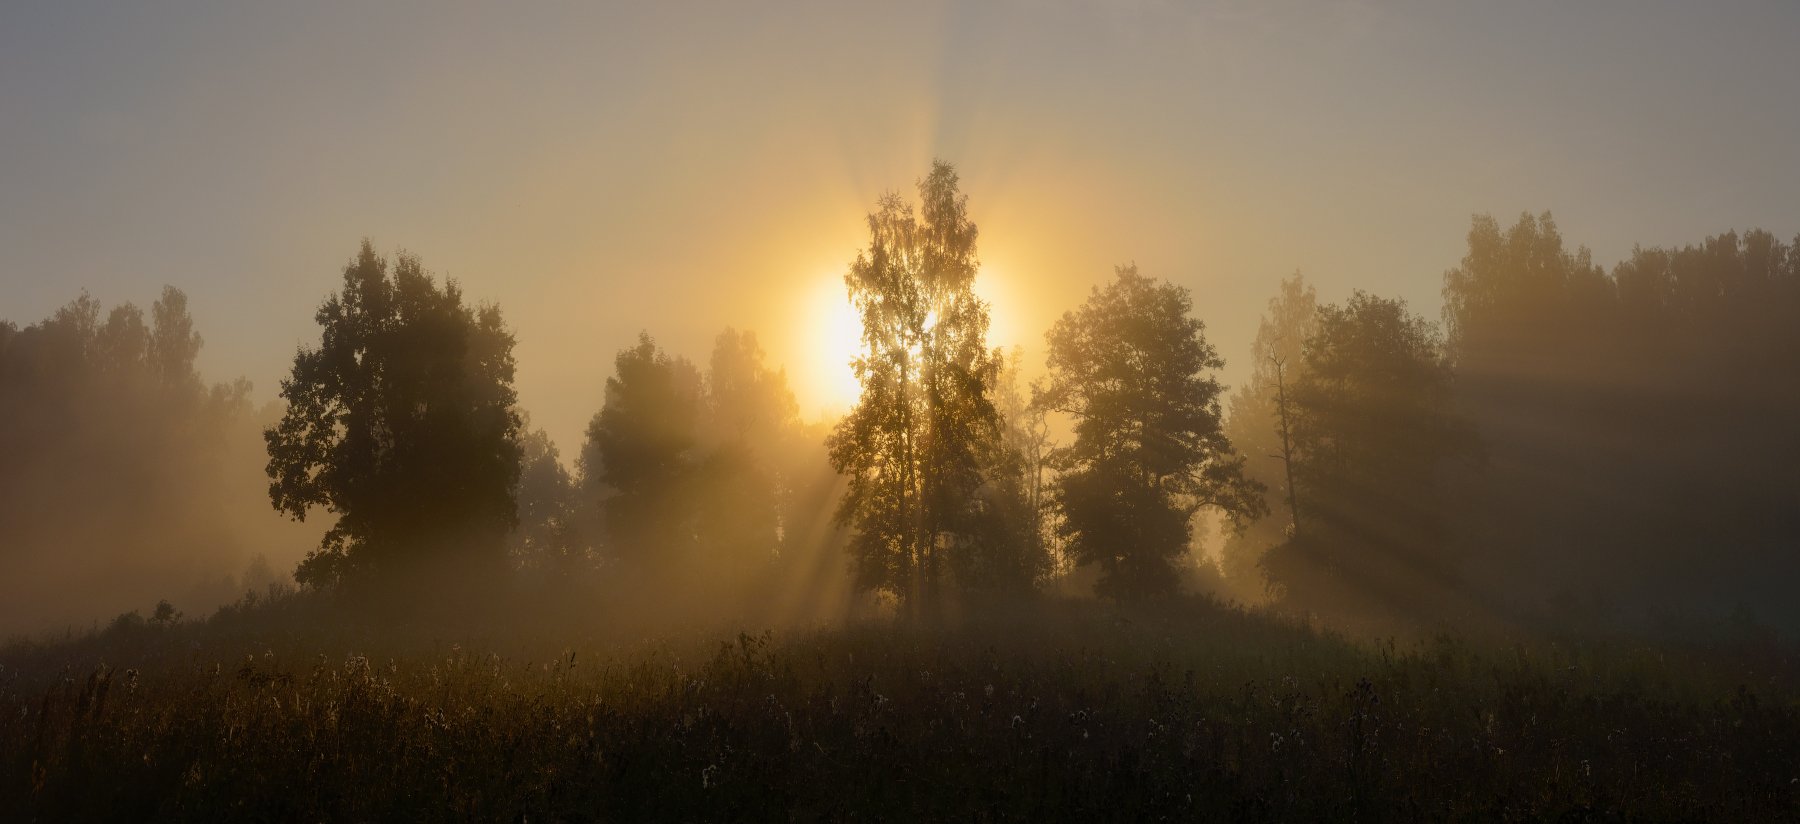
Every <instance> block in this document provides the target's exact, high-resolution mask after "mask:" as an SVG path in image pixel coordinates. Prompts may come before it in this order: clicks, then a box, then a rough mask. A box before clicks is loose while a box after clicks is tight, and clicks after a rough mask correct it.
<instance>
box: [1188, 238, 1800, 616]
mask: <svg viewBox="0 0 1800 824" xmlns="http://www.w3.org/2000/svg"><path fill="white" fill-rule="evenodd" d="M1797 245H1800V242H1797V243H1796V244H1787V243H1782V242H1781V241H1779V240H1777V239H1776V238H1775V237H1774V236H1773V235H1771V234H1770V233H1768V232H1765V231H1752V232H1748V233H1746V234H1743V235H1739V234H1737V233H1735V232H1732V233H1726V234H1723V235H1718V236H1713V237H1709V238H1707V239H1706V240H1705V241H1703V242H1702V243H1700V244H1698V245H1688V246H1682V247H1678V248H1669V249H1664V248H1650V249H1645V248H1638V249H1635V250H1634V251H1633V253H1632V255H1631V256H1630V257H1629V258H1627V259H1626V260H1624V261H1622V262H1620V263H1619V264H1617V265H1616V266H1614V267H1613V269H1612V271H1611V272H1610V273H1609V272H1607V271H1605V270H1604V269H1602V268H1601V267H1599V266H1597V265H1595V264H1594V263H1593V262H1592V260H1591V255H1590V254H1589V252H1588V250H1587V249H1586V248H1578V249H1575V250H1573V251H1571V250H1570V249H1568V248H1567V247H1566V246H1565V244H1564V241H1563V239H1562V237H1561V235H1560V234H1559V233H1558V231H1557V228H1556V224H1555V222H1554V220H1553V219H1552V218H1551V216H1550V215H1549V214H1547V213H1546V214H1544V215H1542V216H1539V217H1534V216H1531V215H1525V216H1522V217H1521V218H1520V219H1519V220H1518V221H1517V222H1516V223H1515V224H1514V225H1512V226H1511V227H1507V228H1502V227H1501V225H1500V224H1499V223H1497V222H1496V221H1494V220H1493V219H1492V218H1488V217H1478V218H1476V219H1475V221H1474V224H1473V226H1472V228H1471V229H1470V232H1469V236H1468V249H1469V251H1468V254H1467V256H1466V257H1465V258H1464V259H1463V261H1462V264H1461V265H1460V266H1458V267H1456V268H1453V269H1451V270H1449V271H1448V272H1446V273H1445V275H1444V288H1443V292H1444V310H1443V321H1444V325H1443V328H1444V332H1443V333H1442V334H1440V333H1439V332H1438V331H1437V330H1436V329H1434V328H1433V326H1432V325H1431V324H1428V323H1427V322H1425V321H1424V320H1423V319H1421V318H1418V317H1417V316H1413V315H1409V314H1408V313H1406V312H1405V310H1404V307H1402V306H1400V305H1399V304H1397V303H1394V302H1388V301H1381V300H1379V299H1376V298H1371V297H1368V296H1365V295H1361V294H1358V295H1357V296H1356V297H1353V298H1352V299H1351V300H1350V301H1348V302H1347V303H1345V304H1343V305H1340V306H1325V307H1321V306H1318V305H1317V300H1316V298H1315V296H1314V293H1313V291H1312V289H1311V288H1310V287H1309V286H1307V285H1306V284H1305V282H1304V280H1303V279H1302V278H1301V277H1299V276H1298V275H1296V276H1294V277H1293V278H1290V279H1288V280H1287V281H1285V282H1284V283H1283V285H1282V289H1281V291H1280V293H1279V294H1278V295H1277V296H1276V297H1275V298H1274V299H1273V300H1271V302H1270V304H1269V312H1268V314H1267V315H1266V316H1265V318H1264V321H1263V324H1262V328H1261V329H1260V330H1259V332H1258V335H1257V338H1256V342H1255V345H1254V347H1253V353H1252V354H1253V357H1254V358H1255V360H1256V363H1255V368H1254V373H1253V376H1252V378H1251V380H1250V381H1249V382H1248V383H1247V384H1246V385H1245V386H1244V387H1243V388H1242V389H1241V390H1240V391H1239V392H1238V393H1237V394H1236V395H1235V396H1234V397H1233V399H1232V410H1233V415H1232V419H1231V427H1230V430H1231V434H1232V437H1233V439H1234V440H1235V441H1236V442H1237V443H1239V444H1240V445H1241V446H1242V447H1243V448H1244V450H1245V452H1246V454H1248V455H1250V456H1252V457H1251V462H1250V464H1249V469H1250V474H1251V475H1252V476H1253V477H1255V478H1257V479H1259V480H1261V481H1263V482H1264V483H1266V484H1268V485H1270V486H1271V487H1272V488H1277V489H1282V490H1286V489H1288V488H1289V487H1287V486H1286V480H1285V479H1286V475H1287V472H1288V470H1289V469H1290V468H1291V469H1292V472H1293V475H1292V477H1293V486H1292V489H1293V490H1294V492H1295V493H1296V494H1295V495H1294V498H1293V503H1290V499H1289V498H1288V496H1286V495H1285V494H1283V495H1272V496H1271V497H1270V505H1271V508H1272V509H1273V510H1274V513H1275V517H1273V518H1271V519H1267V520H1265V521H1264V522H1262V523H1259V524H1258V525H1256V526H1254V527H1252V529H1251V530H1249V531H1247V532H1245V533H1242V534H1240V535H1237V536H1235V537H1233V538H1231V539H1230V540H1229V541H1228V542H1227V543H1226V545H1225V547H1224V549H1223V567H1224V569H1225V570H1226V572H1227V576H1228V580H1229V581H1230V582H1231V584H1232V585H1233V587H1234V589H1235V591H1236V592H1238V593H1239V594H1240V595H1241V596H1242V597H1251V598H1272V599H1274V600H1276V601H1278V602H1284V603H1289V604H1293V605H1295V606H1297V607H1301V608H1306V609H1315V610H1321V611H1324V612H1327V613H1332V612H1338V613H1343V612H1351V613H1362V614H1366V613H1368V612H1369V611H1370V610H1377V611H1387V612H1390V613H1392V612H1394V611H1401V612H1410V613H1422V614H1427V615H1434V616H1436V615H1442V616H1446V617H1453V618H1456V619H1460V620H1472V621H1484V622H1499V623H1502V624H1517V623H1520V622H1526V623H1537V624H1541V625H1549V626H1555V627H1558V628H1576V629H1580V630H1587V631H1611V630H1621V629H1623V630H1639V631H1641V630H1647V629H1649V630H1664V631H1670V630H1684V629H1685V628H1690V627H1693V626H1696V625H1710V626H1713V627H1721V626H1724V627H1729V628H1731V629H1733V630H1734V631H1741V630H1750V631H1758V630H1766V628H1767V625H1770V624H1773V625H1775V626H1780V627H1784V628H1788V629H1792V628H1794V627H1797V626H1800V611H1796V609H1795V608H1794V606H1793V604H1792V600H1791V598H1790V597H1788V593H1787V590H1788V589H1789V588H1790V587H1791V585H1792V582H1793V581H1795V580H1800V577H1796V576H1797V574H1800V506H1797V505H1800V483H1797V481H1800V475H1796V474H1795V466H1796V458H1800V438H1797V436H1796V433H1795V428H1794V426H1793V422H1794V421H1795V420H1800V381H1796V380H1795V376H1796V375H1800V371H1796V370H1797V369H1800V250H1797V248H1796V246H1797ZM1284 392H1285V401H1284V399H1283V395H1284ZM1284 412H1285V415H1284V414H1283V413H1284ZM1284 420H1285V422H1286V423H1287V425H1288V434H1289V436H1290V438H1289V448H1288V449H1287V450H1286V451H1284V450H1283V447H1282V438H1281V432H1282V425H1283V422H1284ZM1283 456H1285V457H1287V458H1288V459H1289V460H1288V461H1286V462H1285V463H1284V461H1283V460H1282V457H1283ZM1259 573H1260V574H1259Z"/></svg>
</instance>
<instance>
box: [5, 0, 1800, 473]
mask: <svg viewBox="0 0 1800 824" xmlns="http://www.w3.org/2000/svg"><path fill="white" fill-rule="evenodd" d="M851 5H852V4H848V3H841V2H839V3H821V4H817V5H815V6H787V5H779V4H774V3H719V4H709V5H688V4H681V3H631V4H618V5H615V6H607V5H604V4H599V3H567V4H564V3H557V4H544V5H534V4H522V3H470V4H467V5H466V6H459V5H457V4H451V3H430V4H417V5H412V4H403V3H387V2H379V3H353V4H342V5H337V4H331V3H323V2H306V3H284V4H274V3H269V4H252V3H241V2H230V3H217V4H197V3H187V4H180V3H131V4H125V3H121V4H118V5H117V6H116V7H112V8H106V7H101V6H95V5H89V4H85V3H78V2H66V1H65V2H41V3H34V2H15V3H7V4H5V5H3V6H0V317H4V318H7V319H11V320H14V321H16V322H20V323H28V322H32V321H35V320H37V319H40V318H42V317H44V316H45V315H47V314H49V313H50V312H51V311H52V310H54V309H55V308H56V307H57V306H58V305H60V304H62V303H64V302H66V301H67V300H69V299H70V298H72V297H73V296H75V295H76V294H77V293H78V292H79V291H80V290H82V289H87V290H88V291H90V292H91V293H93V294H94V296H95V297H97V298H99V299H101V300H102V301H104V302H106V303H108V304H111V303H114V302H117V301H122V300H134V301H138V302H140V303H145V304H147V303H148V302H149V301H150V300H151V299H153V297H154V295H155V294H156V292H157V291H158V289H160V287H161V285H162V284H164V283H170V284H174V285H176V286H179V287H181V288H183V289H186V290H187V291H188V293H189V295H190V297H191V298H192V304H193V311H194V314H195V316H196V321H197V322H198V324H199V326H200V329H201V331H202V333H203V334H204V335H205V337H206V339H207V347H206V349H205V350H204V351H203V352H202V355H201V363H202V367H203V369H204V370H205V371H206V373H207V374H208V376H209V377H210V378H213V379H225V378H229V377H233V376H237V375H240V374H241V375H243V376H245V377H248V378H250V379H251V380H252V381H254V382H255V383H256V385H257V388H258V395H259V397H262V398H270V397H273V394H274V391H275V384H276V380H277V378H278V377H279V376H280V375H281V374H283V373H284V372H285V370H286V368H287V366H288V365H289V362H290V359H291V357H292V354H293V351H294V348H295V347H296V346H298V345H300V344H302V343H304V342H309V341H314V340H316V339H317V330H316V327H315V326H314V325H313V321H312V313H313V310H314V309H315V308H316V306H317V305H318V303H319V302H320V301H321V300H322V299H323V298H324V297H325V295H326V293H327V292H329V291H331V290H332V289H334V288H336V286H337V284H338V277H339V273H340V271H341V268H342V266H343V263H344V262H345V261H346V260H347V259H348V258H349V257H350V255H351V254H352V253H353V252H354V251H355V249H356V246H357V243H358V241H359V240H360V239H361V238H362V237H363V236H365V235H367V236H369V237H371V238H373V239H374V241H375V243H376V244H377V246H378V247H379V248H381V249H382V250H384V251H391V250H394V249H400V248H403V249H407V250H410V251H413V252H415V253H417V254H419V255H420V256H421V257H422V258H423V259H424V261H425V264H426V266H427V267H428V268H430V269H432V270H434V271H436V272H438V273H440V274H448V275H450V276H453V277H455V278H457V279H459V280H460V281H461V282H462V284H463V286H464V288H465V290H466V292H467V293H468V294H469V295H470V296H471V297H474V298H477V299H481V300H488V301H496V302H498V303H500V304H501V305H502V307H503V308H504V310H505V313H506V316H507V318H508V320H509V322H510V323H511V325H512V326H513V328H514V329H515V331H516V332H517V335H518V339H519V345H518V349H517V356H518V359H519V364H520V369H519V390H520V397H521V401H522V403H523V404H524V405H525V406H526V407H527V409H529V411H530V412H531V414H532V416H533V418H534V421H535V422H536V423H537V424H539V425H543V426H545V427H546V428H548V429H549V431H550V433H551V435H552V436H553V437H555V438H556V439H557V441H558V442H559V443H560V444H561V445H562V447H563V450H564V455H565V457H567V456H569V455H571V454H573V452H574V451H575V450H576V448H577V444H578V440H579V436H580V432H581V429H582V427H583V426H584V425H585V422H586V420H587V418H588V417H589V416H590V415H591V414H592V413H593V412H594V410H595V409H597V408H598V406H599V404H600V400H601V394H602V384H603V381H604V379H605V377H606V375H607V374H608V373H609V372H610V371H611V365H612V357H613V355H614V353H615V352H616V351H617V350H619V349H620V348H622V347H624V346H626V345H628V344H629V343H630V342H631V340H632V338H633V337H634V336H635V335H636V334H637V333H638V331H639V330H641V329H645V330H648V331H650V332H651V333H652V334H653V335H655V336H657V338H658V339H659V340H660V341H661V342H662V343H664V344H665V346H667V347H668V348H670V349H671V350H673V351H677V352H681V353H685V354H687V355H689V356H690V357H693V358H695V359H696V360H697V361H700V362H702V363H703V362H704V359H705V356H706V353H707V351H708V349H709V348H710V342H711V339H712V336H713V335H715V334H716V333H717V332H718V331H719V330H720V329H722V328H724V327H725V326H727V325H735V326H738V327H740V328H750V329H754V330H756V331H757V332H758V333H759V334H760V336H761V337H762V338H763V340H764V344H765V346H766V348H768V349H769V351H770V354H771V355H772V357H773V358H774V359H775V360H777V361H780V362H783V363H785V364H787V366H788V368H789V371H790V374H791V376H792V379H793V382H794V384H795V386H796V389H797V390H798V391H799V394H800V401H801V406H802V410H803V412H805V413H806V414H807V415H809V416H813V415H816V414H817V413H818V412H819V411H820V410H821V409H824V408H830V407H838V406H841V399H840V398H838V397H836V396H835V395H834V392H833V389H832V386H833V385H834V382H835V381H834V379H833V378H832V377H831V375H829V374H828V372H829V371H830V366H829V365H828V363H827V361H828V359H829V358H831V357H834V355H832V354H831V353H832V352H833V351H841V347H834V346H832V345H831V344H830V342H829V341H828V340H826V339H827V338H829V333H825V332H819V331H817V328H818V327H819V326H821V325H827V324H821V323H820V322H819V321H817V320H816V318H815V317H814V316H816V315H817V314H818V313H819V312H818V308H819V306H820V305H821V304H822V303H824V302H825V300H826V298H827V297H829V296H835V295H837V294H839V293H840V291H841V285H840V284H839V281H838V278H839V276H840V275H841V273H842V271H843V268H844V265H845V263H846V262H847V261H848V260H849V259H850V258H852V257H853V256H854V254H855V252H856V250H857V248H858V247H859V245H860V244H861V243H862V240H863V236H862V233H863V225H862V220H863V215H864V214H865V213H866V212H867V211H868V210H869V208H870V207H871V205H872V204H873V202H874V200H875V198H876V197H877V196H878V195H879V194H880V193H881V192H882V191H883V190H886V189H896V188H897V189H901V190H903V191H908V192H910V190H911V186H912V183H913V181H914V180H916V179H917V178H918V177H919V176H920V175H922V174H923V173H924V172H925V171H926V169H927V168H928V165H929V162H930V160H931V158H932V157H933V156H939V157H942V158H944V159H947V160H950V161H952V162H955V163H956V164H958V167H959V169H960V170H961V172H962V174H963V182H964V188H965V191H967V193H968V194H969V198H970V208H971V212H972V215H973V217H974V219H975V220H976V222H977V223H978V224H979V225H980V227H981V231H982V252H983V255H982V256H983V258H984V260H985V261H986V263H987V265H988V272H987V274H986V275H984V277H986V278H987V279H988V283H987V284H986V285H985V287H984V291H985V292H986V293H987V294H988V295H990V296H991V297H992V298H993V299H994V300H995V301H996V302H997V303H998V305H997V307H996V315H997V318H996V320H997V327H996V333H997V335H996V337H997V340H996V343H1008V344H1009V343H1014V342H1017V343H1023V344H1025V345H1027V346H1028V347H1033V348H1034V349H1035V350H1036V353H1037V354H1038V355H1039V356H1040V357H1041V347H1040V346H1037V344H1038V343H1039V342H1040V341H1041V340H1042V333H1043V331H1044V329H1045V328H1047V327H1048V325H1049V324H1050V322H1051V321H1052V320H1054V318H1055V317H1056V316H1057V315H1058V314H1060V313H1061V311H1063V310H1064V309H1066V308H1068V307H1069V306H1072V305H1073V304H1075V303H1076V302H1078V301H1079V300H1080V299H1081V298H1082V297H1083V296H1084V295H1085V293H1086V290H1087V289H1088V287H1089V286H1091V285H1093V284H1095V283H1098V282H1101V281H1103V280H1104V279H1106V278H1107V277H1109V276H1110V273H1111V267H1112V266H1113V265H1114V264H1116V263H1123V262H1130V261H1136V262H1137V263H1138V265H1139V266H1140V267H1141V268H1142V270H1143V271H1144V272H1145V273H1147V274H1152V275H1156V276H1161V277H1165V278H1169V279H1172V280H1175V281H1178V282H1180V283H1182V284H1185V285H1187V286H1189V287H1191V288H1192V289H1193V290H1194V293H1195V298H1196V307H1197V309H1198V311H1199V313H1200V315H1201V316H1202V317H1203V318H1204V319H1205V320H1206V321H1207V323H1208V325H1209V330H1210V334H1211V336H1212V337H1213V340H1214V342H1215V343H1216V344H1217V345H1218V346H1219V347H1220V349H1221V351H1222V352H1223V354H1224V355H1225V356H1226V359H1227V360H1228V361H1229V362H1230V367H1229V371H1228V373H1227V378H1228V380H1235V379H1236V377H1237V376H1238V375H1240V374H1241V371H1240V370H1241V367H1242V366H1243V365H1244V364H1243V361H1244V359H1245V358H1246V354H1245V352H1246V350H1247V348H1248V341H1249V338H1250V335H1251V333H1252V332H1253V330H1254V326H1255V323H1256V319H1257V317H1258V316H1259V315H1260V313H1261V311H1262V307H1263V304H1264V302H1265V301H1266V300H1267V298H1268V297H1269V296H1270V295H1271V294H1272V293H1273V292H1274V287H1275V284H1276V282H1277V281H1278V280H1279V279H1280V278H1281V277H1282V276H1283V275H1285V274H1287V273H1289V272H1291V271H1293V270H1295V269H1300V270H1303V271H1305V272H1306V273H1307V274H1308V275H1309V276H1310V277H1311V278H1312V279H1313V280H1314V281H1315V282H1316V283H1317V284H1318V286H1319V287H1320V291H1321V296H1322V297H1323V298H1325V299H1327V300H1337V299H1340V298H1342V297H1343V296H1344V295H1346V294H1347V293H1348V292H1349V290H1350V289H1351V288H1353V287H1356V286H1360V287H1363V288H1366V289H1369V290H1371V291H1375V292H1379V293H1383V294H1395V295H1400V296H1403V297H1405V298H1407V299H1408V300H1410V301H1412V302H1413V304H1414V306H1415V308H1416V309H1418V310H1420V311H1422V312H1423V313H1425V314H1426V315H1427V316H1429V317H1432V318H1435V317H1436V316H1437V310H1438V286H1439V279H1440V277H1441V275H1442V273H1443V270H1444V269H1445V268H1447V267H1449V266H1452V265H1455V264H1456V262H1457V261H1458V260H1459V259H1460V258H1461V256H1462V246H1463V235H1464V233H1465V231H1466V230H1467V225H1468V219H1469V215H1470V214H1471V213H1475V212H1491V213H1494V214H1496V215H1497V216H1501V217H1502V218H1503V219H1505V220H1510V219H1511V218H1512V217H1513V216H1515V215H1516V214H1517V213H1519V212H1520V211H1522V210H1532V211H1538V210H1543V209H1551V210H1554V211H1555V213H1556V215H1557V217H1558V220H1559V222H1560V224H1561V225H1562V228H1563V232H1564V234H1565V236H1566V237H1568V238H1570V239H1571V240H1573V241H1577V242H1584V243H1587V244H1588V245H1590V246H1591V247H1592V248H1593V250H1594V252H1595V255H1596V257H1597V259H1598V260H1600V261H1601V262H1603V263H1606V264H1608V265H1610V264H1611V263H1612V262H1613V261H1615V260H1617V259H1618V258H1619V257H1620V256H1621V255H1623V254H1625V253H1627V252H1628V251H1629V250H1630V248H1631V246H1632V244H1633V243H1643V244H1646V245H1650V244H1662V243H1676V242H1686V241H1693V240H1698V239H1699V238H1700V237H1701V236H1702V235H1704V234H1707V233H1712V232H1717V231H1722V230H1725V229H1728V228H1733V227H1737V228H1745V227H1749V226H1763V227H1767V228H1769V229H1771V230H1773V231H1775V232H1776V233H1777V234H1779V235H1783V236H1792V235H1793V234H1794V233H1795V232H1796V231H1800V197H1797V196H1796V193H1800V162H1796V159H1795V150H1796V147H1800V100H1797V97H1796V92H1797V91H1800V49H1795V48H1794V47H1793V43H1794V42H1795V40H1796V38H1797V36H1800V4H1795V3H1791V2H1788V3H1763V4H1747V3H1746V4H1733V3H1666V4H1665V3H1652V2H1643V1H1642V0H1639V1H1637V2H1619V3H1566V2H1563V3H1524V2H1507V3H1481V4H1474V3H1470V4H1451V3H1443V2H1431V3H1419V4H1405V5H1403V4H1382V3H1340V4H1330V3H1323V2H1318V3H1312V2H1309V3H1297V4H1292V5H1283V4H1275V3H1261V2H1247V3H1174V2H1167V3H1165V2H1112V3H1098V2H1093V3H1055V2H982V3H969V4H959V5H935V4H931V3H904V4H900V3H885V4H880V5H879V6H878V7H874V8H871V9H867V10H862V9H854V8H850V6H851ZM251 6H262V7H263V8H260V9H252V8H250V7H251Z"/></svg>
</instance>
